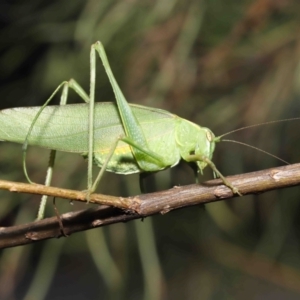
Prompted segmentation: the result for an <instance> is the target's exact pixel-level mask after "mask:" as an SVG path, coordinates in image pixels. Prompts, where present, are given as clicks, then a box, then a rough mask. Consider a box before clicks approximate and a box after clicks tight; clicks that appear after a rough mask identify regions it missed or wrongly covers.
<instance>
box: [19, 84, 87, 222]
mask: <svg viewBox="0 0 300 300" xmlns="http://www.w3.org/2000/svg"><path fill="white" fill-rule="evenodd" d="M61 88H63V91H62V94H61V98H60V105H65V104H67V99H68V91H69V88H71V89H73V90H74V91H75V92H76V93H77V94H78V95H79V96H80V97H81V98H82V99H83V100H84V101H85V102H89V97H88V96H87V94H86V93H85V91H84V90H83V88H82V87H81V86H80V85H79V84H78V83H77V82H76V81H75V80H74V79H71V80H70V81H65V82H63V83H61V84H60V85H59V86H58V87H57V88H56V90H55V91H54V92H53V93H52V95H51V96H50V97H49V99H48V100H47V101H46V102H45V104H44V105H43V106H42V107H41V109H40V110H39V111H38V113H37V115H36V116H35V118H34V120H33V122H32V124H31V126H30V128H29V131H28V133H27V136H26V138H25V141H24V144H23V169H24V174H25V176H26V178H27V180H28V181H29V182H30V183H32V181H31V180H30V178H29V176H28V173H27V168H26V150H27V145H28V139H29V137H30V133H31V131H32V129H33V127H34V124H35V122H36V121H37V119H38V117H39V115H40V114H41V113H42V111H43V109H44V108H45V107H46V106H47V105H48V103H49V102H50V101H51V100H52V99H53V97H54V96H55V95H56V93H57V92H58V91H59V90H60V89H61ZM55 155H56V151H55V150H51V152H50V158H49V164H48V168H47V174H46V179H45V185H46V186H50V184H51V180H52V174H53V168H54V164H55ZM47 199H48V196H46V195H44V196H43V197H42V199H41V202H40V206H39V211H38V216H37V220H41V219H43V218H44V213H45V206H46V202H47Z"/></svg>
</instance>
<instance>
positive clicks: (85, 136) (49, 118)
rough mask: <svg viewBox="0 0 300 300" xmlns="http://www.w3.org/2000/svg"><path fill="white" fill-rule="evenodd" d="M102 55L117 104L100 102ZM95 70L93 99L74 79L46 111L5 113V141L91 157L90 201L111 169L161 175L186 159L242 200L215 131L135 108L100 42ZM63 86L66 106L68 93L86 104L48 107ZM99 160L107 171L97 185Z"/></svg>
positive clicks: (0, 122) (1, 118) (1, 128)
mask: <svg viewBox="0 0 300 300" xmlns="http://www.w3.org/2000/svg"><path fill="white" fill-rule="evenodd" d="M96 53H98V54H99V56H100V59H101V60H102V63H103V65H104V69H105V71H106V73H107V75H108V78H109V80H110V83H111V86H112V88H113V91H114V94H115V98H116V103H112V102H102V103H96V104H95V103H94V99H95V80H96V75H95V74H96ZM90 65H91V80H90V94H89V96H88V95H87V93H86V92H85V91H84V90H83V89H82V88H81V87H80V86H79V84H78V83H77V82H75V81H74V80H70V81H69V82H63V83H62V84H60V85H59V87H58V88H57V89H56V90H55V92H54V93H53V94H52V95H51V97H50V98H49V99H48V100H47V101H46V103H45V104H44V105H43V106H42V107H28V108H27V107H20V108H12V109H5V110H2V111H1V112H0V140H4V141H11V142H17V143H22V144H24V149H26V148H27V144H28V145H36V146H40V147H44V148H49V149H51V150H58V151H65V152H75V153H79V154H82V155H84V156H87V157H88V196H87V197H89V195H90V194H91V193H93V192H94V191H95V189H96V187H97V185H98V183H99V181H100V179H101V177H102V174H103V172H104V171H105V170H107V171H110V172H114V173H118V174H124V175H126V174H132V173H141V172H156V171H160V170H163V169H166V168H170V167H173V166H175V165H177V164H178V163H179V161H180V160H181V159H183V160H185V161H186V162H193V163H195V164H196V165H197V169H198V172H201V173H202V171H203V169H204V168H205V167H206V166H207V165H209V166H210V167H211V168H212V169H213V171H214V173H215V174H216V175H217V176H219V177H220V178H221V179H222V181H223V183H224V184H225V185H226V186H227V187H229V188H230V189H231V190H232V192H233V193H235V194H239V195H240V193H239V191H238V190H237V188H235V187H234V186H232V184H231V183H230V182H229V181H228V180H227V179H226V178H225V177H224V176H223V175H222V174H221V173H220V172H219V171H218V169H217V168H216V167H215V165H214V163H213V162H212V160H211V159H212V155H213V151H214V149H215V143H216V142H218V141H219V140H220V139H219V138H216V137H215V136H214V134H213V133H212V131H211V130H210V129H208V128H205V127H201V126H198V125H196V124H194V123H192V122H190V121H188V120H185V119H183V118H180V117H178V116H176V115H174V114H172V113H170V112H168V111H164V110H161V109H156V108H150V107H145V106H141V105H135V104H129V103H128V102H127V101H126V99H125V97H124V95H123V93H122V91H121V89H120V88H119V86H118V84H117V82H116V79H115V77H114V75H113V73H112V70H111V68H110V65H109V62H108V59H107V57H106V53H105V51H104V48H103V46H102V44H101V43H100V42H97V43H95V44H93V45H92V47H91V54H90ZM62 87H63V93H62V98H61V103H62V104H65V103H66V100H67V95H68V88H71V89H73V90H74V91H75V92H76V93H77V94H78V95H79V96H80V97H81V98H82V99H83V100H84V101H85V102H86V104H71V105H58V106H47V105H48V103H49V102H50V101H51V99H52V98H53V96H54V95H55V94H56V93H57V91H58V90H59V89H60V88H62ZM93 161H94V162H95V163H96V164H97V165H98V166H99V167H100V168H101V171H100V172H99V174H98V176H97V179H96V180H95V181H94V183H93V182H92V162H93ZM24 165H25V164H24ZM24 169H25V174H26V176H27V172H26V168H24Z"/></svg>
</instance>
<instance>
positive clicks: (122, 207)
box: [0, 164, 300, 248]
mask: <svg viewBox="0 0 300 300" xmlns="http://www.w3.org/2000/svg"><path fill="white" fill-rule="evenodd" d="M228 180H230V182H231V183H232V184H233V185H234V186H235V187H237V188H238V189H239V191H240V192H241V193H242V194H243V195H247V194H255V193H262V192H266V191H269V190H274V189H280V188H284V187H289V186H295V185H300V164H293V165H288V166H284V167H279V168H273V169H267V170H262V171H258V172H252V173H246V174H242V175H236V176H231V177H228ZM0 189H7V190H10V191H13V192H20V193H21V192H22V193H33V194H47V195H50V196H56V197H61V198H67V199H73V200H78V201H85V200H84V198H85V193H83V192H78V191H71V190H64V189H59V188H54V187H45V186H42V185H31V184H24V183H15V182H8V181H0ZM232 197H235V195H233V194H232V191H231V190H230V189H229V188H227V187H226V186H224V185H222V183H221V181H220V180H211V181H207V182H205V183H203V184H202V185H197V184H193V185H188V186H182V187H174V188H173V189H170V190H166V191H162V192H157V193H151V194H144V195H139V196H135V197H128V198H121V197H112V196H105V195H100V194H93V195H91V202H92V203H97V204H101V206H97V207H95V208H90V209H86V210H82V211H78V212H71V213H66V214H63V215H61V220H62V222H63V224H64V231H65V233H66V234H67V235H71V234H72V233H74V232H78V231H83V230H87V229H91V228H95V227H99V226H105V225H109V224H113V223H118V222H127V221H130V220H133V219H137V218H142V217H146V216H150V215H154V214H165V213H167V212H169V211H171V210H174V209H178V208H182V207H186V206H192V205H198V204H203V203H209V202H214V201H220V200H225V199H228V198H232ZM103 205H105V206H103ZM107 205H111V206H109V207H108V206H107ZM61 236H62V233H61V230H60V227H59V224H58V222H57V217H52V218H47V219H44V220H41V221H37V222H32V223H28V224H23V225H18V226H12V227H6V228H5V227H2V228H0V248H6V247H13V246H18V245H24V244H29V243H32V242H35V241H39V240H44V239H49V238H54V237H55V238H58V237H61Z"/></svg>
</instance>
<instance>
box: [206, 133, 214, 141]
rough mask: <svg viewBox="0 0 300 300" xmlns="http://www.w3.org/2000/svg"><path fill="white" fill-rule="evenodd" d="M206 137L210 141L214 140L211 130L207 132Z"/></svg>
mask: <svg viewBox="0 0 300 300" xmlns="http://www.w3.org/2000/svg"><path fill="white" fill-rule="evenodd" d="M206 138H207V139H208V141H209V142H211V141H212V140H213V138H212V134H211V133H210V132H209V131H207V132H206Z"/></svg>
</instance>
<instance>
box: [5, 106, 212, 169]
mask: <svg viewBox="0 0 300 300" xmlns="http://www.w3.org/2000/svg"><path fill="white" fill-rule="evenodd" d="M130 107H131V109H132V111H133V113H134V115H135V116H136V118H137V120H138V122H139V124H140V125H141V127H142V130H143V133H144V135H145V138H146V140H147V143H148V146H149V149H150V150H151V151H152V152H154V153H157V154H158V155H160V156H161V157H162V158H163V160H164V165H163V166H160V167H159V166H157V169H155V170H154V171H159V170H161V169H164V168H167V167H172V166H174V165H176V164H178V162H179V161H180V159H181V158H183V159H184V158H185V157H186V156H188V155H190V154H195V153H196V152H197V147H198V148H199V147H200V148H201V147H202V148H203V149H202V150H201V151H202V152H203V153H202V152H201V154H202V155H206V156H207V157H208V158H209V159H211V156H212V151H213V148H214V143H213V142H212V140H210V141H209V140H207V131H208V132H210V131H209V130H208V129H206V128H202V127H200V126H198V125H196V124H193V123H191V122H189V121H187V120H185V119H182V118H180V117H178V116H176V115H174V114H171V113H169V112H167V111H164V110H160V109H156V108H150V107H144V106H140V105H132V104H131V105H130ZM39 110H40V107H28V108H26V107H23V108H12V109H6V110H2V111H1V112H0V139H1V140H5V141H11V142H17V143H21V144H22V143H24V141H25V138H26V135H27V133H28V131H29V128H30V125H31V124H32V122H33V119H34V117H35V116H36V114H37V112H38V111H39ZM88 110H89V105H88V104H72V105H65V106H47V107H45V108H44V109H43V111H42V112H41V114H40V116H39V117H38V119H37V120H36V122H35V124H34V126H33V128H32V131H31V133H30V135H29V137H28V144H29V145H36V146H40V147H44V148H49V149H53V150H58V151H65V152H75V153H79V154H83V155H86V154H87V153H88V113H89V111H88ZM210 133H211V132H210ZM211 134H212V133H211ZM119 137H125V131H124V128H123V126H122V122H121V119H120V116H119V113H118V108H117V105H116V104H114V103H111V102H103V103H96V104H95V123H94V161H95V163H96V164H97V165H98V166H100V167H101V166H102V165H103V163H104V161H105V160H106V158H107V156H108V153H109V151H110V149H111V147H112V145H113V143H115V141H116V139H118V138H119ZM210 144H212V145H210ZM199 164H202V165H199V167H200V168H201V169H203V168H204V167H205V166H206V163H205V162H199ZM106 170H107V171H110V172H114V173H119V174H131V173H137V172H142V171H144V170H141V168H140V166H139V164H138V163H137V162H136V160H135V158H134V156H133V154H132V150H131V147H130V146H129V145H128V144H127V143H125V142H123V141H120V142H119V143H118V146H117V148H116V149H115V151H114V154H113V156H112V158H111V159H110V161H109V163H108V165H107V168H106Z"/></svg>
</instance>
